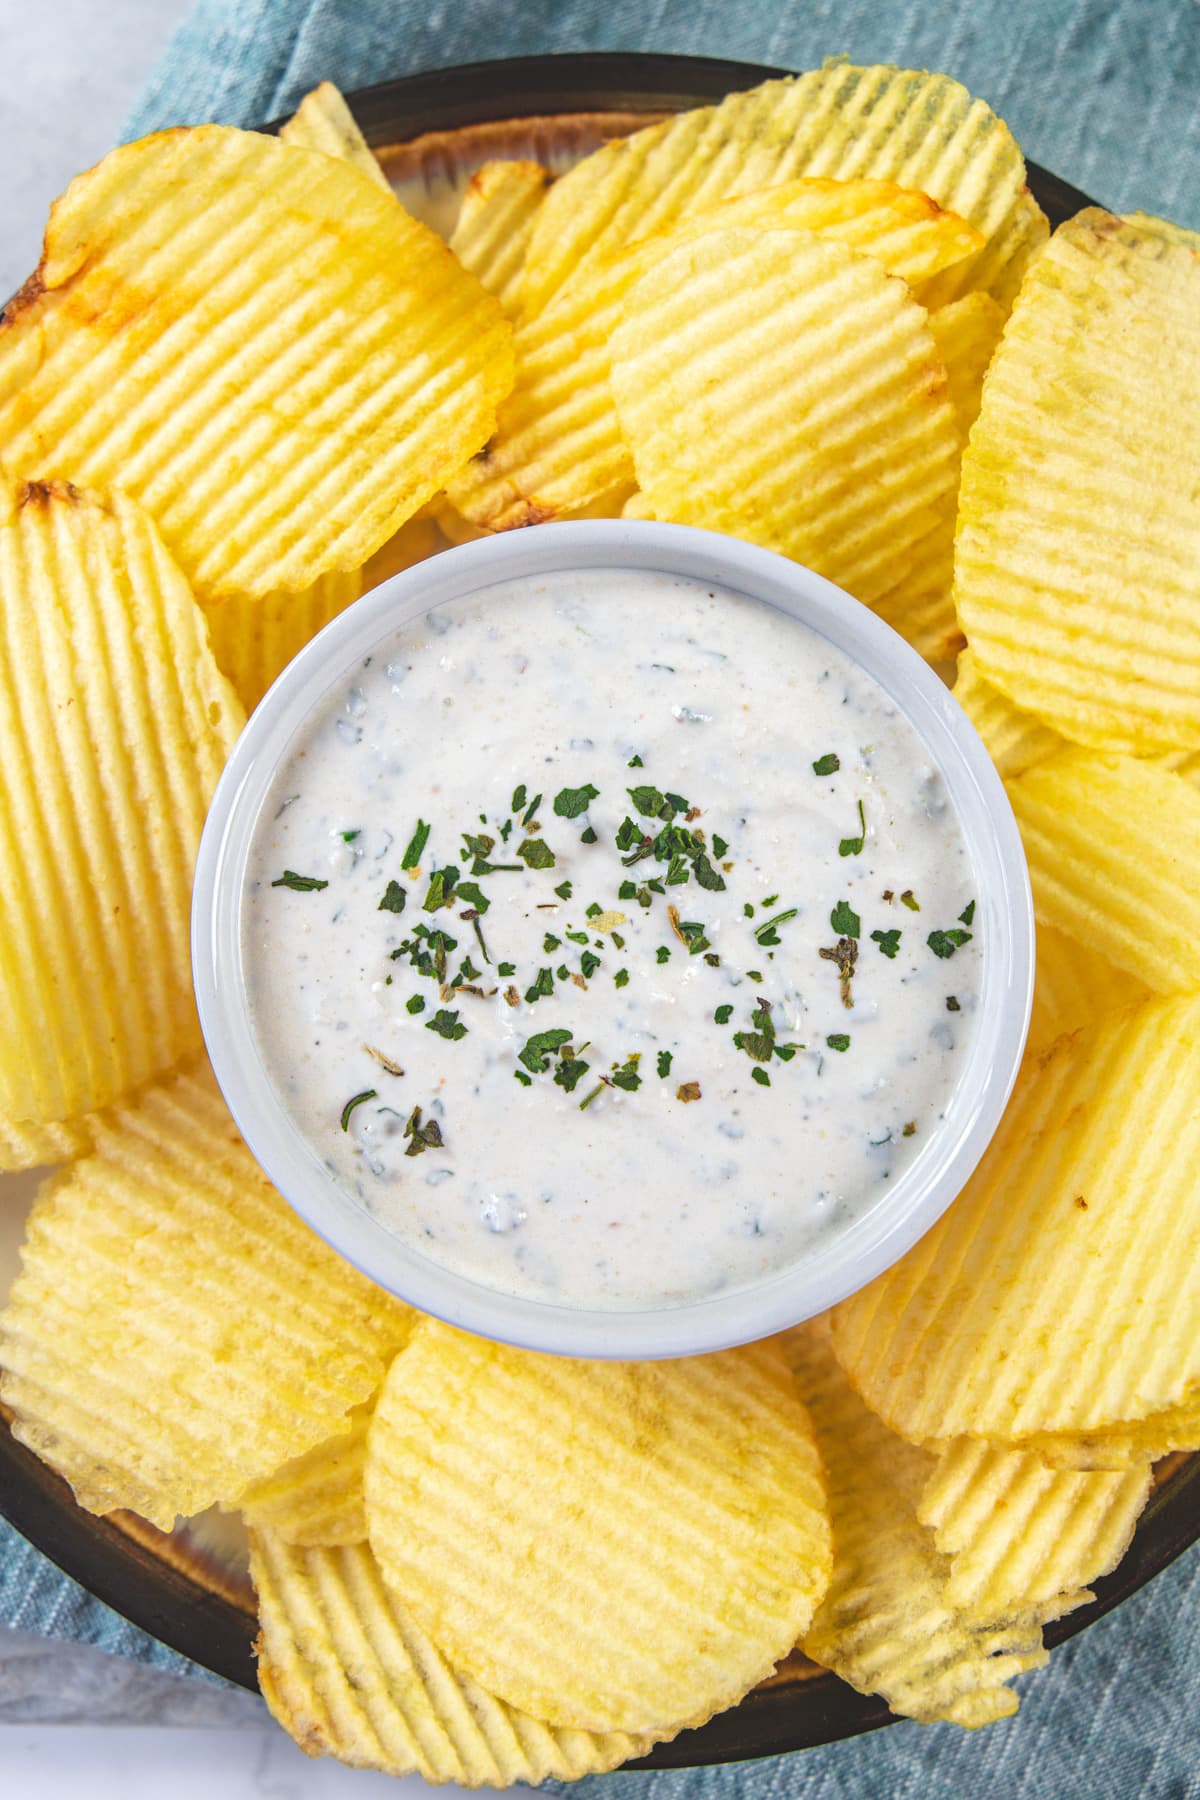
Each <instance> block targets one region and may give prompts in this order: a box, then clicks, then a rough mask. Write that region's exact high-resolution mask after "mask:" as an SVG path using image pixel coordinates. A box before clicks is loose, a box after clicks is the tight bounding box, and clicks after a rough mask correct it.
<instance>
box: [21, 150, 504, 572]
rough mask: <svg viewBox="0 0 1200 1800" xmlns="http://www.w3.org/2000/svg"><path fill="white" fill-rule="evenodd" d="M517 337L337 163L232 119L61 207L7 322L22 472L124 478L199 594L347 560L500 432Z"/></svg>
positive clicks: (143, 154)
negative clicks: (236, 126)
mask: <svg viewBox="0 0 1200 1800" xmlns="http://www.w3.org/2000/svg"><path fill="white" fill-rule="evenodd" d="M511 386H512V348H511V327H510V326H509V324H508V321H507V320H506V319H505V318H504V315H503V313H502V312H501V310H500V306H499V303H498V302H497V301H496V300H495V299H493V297H492V296H491V295H490V294H487V293H485V292H484V290H483V289H482V288H481V287H480V285H479V283H478V282H477V281H476V280H475V278H474V276H473V275H468V274H467V273H466V271H465V270H464V269H463V268H462V267H461V266H460V264H459V263H458V260H457V258H456V257H454V256H453V255H452V254H451V252H450V251H449V250H448V249H447V247H446V245H445V244H443V243H442V242H441V240H440V239H439V238H437V237H436V236H435V234H434V233H433V232H432V231H429V230H428V229H427V228H426V227H425V226H424V225H418V224H417V223H416V221H415V220H413V219H410V218H409V217H408V215H407V214H406V213H405V212H403V210H402V209H401V208H400V207H399V206H397V205H396V204H395V202H394V201H393V200H391V199H390V198H389V197H388V196H387V195H386V194H383V193H381V192H380V191H379V190H378V189H377V188H376V187H374V186H373V184H372V183H371V182H369V181H367V180H366V179H365V178H364V177H363V176H362V175H360V174H358V173H357V171H356V170H354V169H353V168H351V167H350V165H349V164H347V163H346V162H344V161H341V160H339V159H338V158H335V157H330V156H323V155H321V154H319V153H318V152H316V151H313V150H301V149H296V148H293V147H292V146H290V145H287V144H281V143H279V142H278V141H277V140H275V139H274V138H268V137H263V136H260V135H258V134H256V133H254V132H249V131H235V130H233V129H230V128H227V127H224V126H218V125H201V126H196V127H194V128H192V129H187V130H184V129H181V130H177V131H167V132H160V133H159V134H158V135H157V136H155V137H150V138H143V139H142V140H141V141H140V142H138V143H135V144H130V145H127V146H126V147H125V148H123V149H120V150H114V151H113V152H112V153H111V155H109V156H106V157H105V158H104V160H103V162H101V163H98V164H97V166H96V167H95V168H94V169H92V170H89V172H88V173H87V174H85V175H81V176H79V177H78V179H77V180H75V181H73V182H72V183H71V186H70V187H69V188H68V189H67V191H66V193H65V194H64V195H63V196H62V198H61V199H60V200H58V201H56V202H55V205H54V207H53V209H52V211H51V215H50V222H49V225H48V226H47V229H46V246H45V251H44V253H43V257H42V262H41V265H40V267H39V269H38V272H37V274H36V275H35V276H34V277H33V278H32V279H31V280H30V281H29V282H27V283H26V285H25V287H24V288H23V289H22V291H21V293H20V294H19V295H18V297H17V298H16V300H14V301H13V303H12V305H11V306H10V307H9V309H8V312H7V313H6V314H5V319H4V326H3V329H2V330H0V443H3V445H4V458H5V462H6V463H7V465H8V466H9V467H10V468H11V469H12V470H13V471H15V473H17V474H19V475H29V476H35V477H38V478H44V477H51V476H59V477H63V478H65V479H68V480H73V481H86V482H90V483H92V484H94V485H96V486H100V487H106V486H108V485H109V484H116V485H119V486H120V487H122V488H123V489H125V490H126V491H127V492H129V493H131V494H132V495H134V496H135V498H137V499H138V500H140V501H141V502H142V504H143V505H144V506H145V507H146V509H147V510H148V511H149V512H150V513H151V514H152V515H153V517H154V519H155V521H156V522H157V524H158V526H159V529H160V530H161V531H162V534H163V537H164V538H165V539H166V542H167V545H168V547H169V548H170V550H171V551H172V554H173V555H174V556H175V557H176V558H177V560H178V561H179V563H180V565H181V567H182V568H183V570H184V573H185V574H186V575H187V576H188V578H189V580H190V581H191V583H192V586H193V588H194V589H195V591H196V592H197V593H198V594H202V595H203V596H204V598H205V599H206V600H216V599H221V598H225V597H227V596H231V595H234V594H239V593H253V594H267V593H270V592H271V591H272V590H274V589H276V588H287V589H289V590H297V589H300V588H305V587H308V586H309V585H310V584H311V583H312V582H314V581H315V580H316V579H317V577H318V576H320V575H322V574H325V573H327V572H328V571H330V570H334V569H354V568H357V567H359V566H360V565H361V564H362V563H363V562H365V560H366V559H367V557H368V556H369V555H370V554H371V553H372V552H373V551H374V550H377V549H378V548H379V546H380V545H381V544H382V543H383V542H384V541H385V540H386V539H387V538H388V537H390V536H391V535H392V533H393V532H394V531H396V530H397V529H398V528H399V526H400V525H402V524H403V523H404V521H405V519H407V518H408V517H410V516H411V514H412V513H414V512H415V511H416V510H417V508H418V507H419V506H421V505H422V504H423V503H424V502H425V501H426V500H428V499H429V498H430V497H431V496H432V495H433V494H435V493H436V492H437V490H438V489H439V488H440V487H442V486H443V485H444V483H445V480H446V477H447V476H448V475H450V474H451V473H452V472H453V471H454V470H455V469H456V468H457V467H458V466H459V465H460V463H462V462H463V461H464V460H465V459H466V458H467V457H468V456H470V455H471V454H472V453H473V452H474V451H476V450H478V449H479V447H480V446H481V445H482V444H484V443H485V442H486V441H487V439H488V437H489V436H490V435H491V432H492V431H493V429H494V427H495V409H496V405H497V402H498V401H499V400H500V399H501V398H502V396H503V395H504V394H506V393H507V392H508V390H509V388H510V387H511Z"/></svg>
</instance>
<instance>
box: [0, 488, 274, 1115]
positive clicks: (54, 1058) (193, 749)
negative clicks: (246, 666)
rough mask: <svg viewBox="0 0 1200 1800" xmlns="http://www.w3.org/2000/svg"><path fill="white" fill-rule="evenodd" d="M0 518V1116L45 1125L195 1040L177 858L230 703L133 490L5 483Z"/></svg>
mask: <svg viewBox="0 0 1200 1800" xmlns="http://www.w3.org/2000/svg"><path fill="white" fill-rule="evenodd" d="M5 511H7V515H8V517H7V522H6V523H5V522H0V595H2V596H3V598H2V599H0V858H2V860H3V867H4V871H5V875H4V880H3V881H2V882H0V1116H3V1117H4V1118H5V1119H9V1120H11V1121H13V1122H14V1125H15V1122H17V1121H22V1122H25V1123H37V1124H41V1125H48V1124H50V1123H51V1122H53V1121H55V1120H69V1119H74V1118H78V1117H79V1116H80V1115H82V1114H84V1113H89V1112H93V1111H94V1110H95V1109H96V1108H98V1107H102V1106H107V1105H108V1104H109V1102H110V1101H112V1100H115V1099H117V1098H118V1097H119V1096H120V1095H122V1094H124V1093H127V1092H129V1091H131V1090H132V1089H133V1088H136V1087H139V1086H140V1085H141V1084H142V1083H143V1082H145V1081H147V1080H148V1079H149V1078H150V1077H151V1076H153V1075H155V1074H157V1073H159V1072H160V1071H163V1070H166V1069H168V1068H170V1067H171V1066H172V1065H173V1064H174V1063H176V1062H177V1061H178V1060H179V1059H180V1057H181V1056H184V1055H186V1054H188V1053H190V1052H192V1051H194V1050H195V1049H196V1048H197V1047H198V1045H199V1040H200V1033H199V1025H198V1022H197V1019H196V1011H195V1004H194V1001H193V999H192V974H191V961H190V957H189V948H188V907H189V902H190V897H191V885H192V865H193V862H194V860H195V855H196V847H197V845H198V843H199V841H200V832H201V829H202V827H203V824H204V815H205V812H206V810H207V807H208V802H209V799H210V797H211V795H212V791H213V788H214V787H215V785H216V781H217V777H218V775H219V774H220V772H221V768H222V766H223V764H224V762H225V758H226V756H227V755H228V753H229V750H230V748H231V746H232V744H233V742H234V739H235V738H236V737H237V734H238V732H239V730H240V729H241V727H242V725H243V724H244V723H245V714H244V713H243V711H242V708H241V706H240V704H239V703H238V700H237V698H236V696H235V695H234V693H233V690H232V689H231V688H230V686H229V683H228V682H227V681H226V680H225V678H224V676H223V675H222V674H221V673H220V671H219V670H218V668H217V665H216V663H215V662H214V660H213V657H212V652H211V651H210V649H209V646H208V636H207V631H206V629H205V624H204V617H203V614H202V613H201V611H200V609H199V607H198V606H197V605H196V603H195V601H194V600H193V598H192V595H191V593H190V592H189V589H188V586H187V583H186V582H185V580H184V578H183V576H182V575H181V574H180V572H179V570H178V568H177V567H176V566H175V564H174V563H173V562H172V560H171V558H170V556H169V555H168V554H167V551H166V550H165V548H164V546H163V543H162V539H161V538H160V537H159V535H158V532H157V531H156V529H155V527H154V524H153V522H152V521H151V519H150V518H148V516H147V515H146V514H145V513H144V512H143V511H142V509H141V507H140V506H138V505H137V504H136V502H134V501H133V500H130V499H129V498H128V497H127V496H125V495H124V494H121V493H114V494H112V495H111V496H109V497H107V498H102V497H101V496H99V495H97V494H92V493H86V492H83V491H81V490H80V489H78V488H75V487H72V486H71V485H70V484H68V483H65V482H17V483H15V484H13V485H11V486H9V487H6V488H5V489H4V501H3V504H0V515H2V514H3V513H4V512H5Z"/></svg>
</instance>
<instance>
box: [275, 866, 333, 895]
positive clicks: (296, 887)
mask: <svg viewBox="0 0 1200 1800" xmlns="http://www.w3.org/2000/svg"><path fill="white" fill-rule="evenodd" d="M271 886H272V887H273V888H276V887H285V888H291V889H292V891H293V892H294V893H297V894H315V893H317V892H319V890H320V889H321V888H327V887H328V886H329V883H328V882H327V881H322V880H321V878H320V876H319V875H297V873H296V871H295V869H285V870H284V871H283V874H282V875H281V876H280V877H279V880H278V881H273V882H272V883H271Z"/></svg>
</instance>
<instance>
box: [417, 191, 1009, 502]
mask: <svg viewBox="0 0 1200 1800" xmlns="http://www.w3.org/2000/svg"><path fill="white" fill-rule="evenodd" d="M735 227H737V228H746V229H751V228H752V229H755V230H760V229H761V230H768V229H780V228H783V227H787V228H789V229H792V228H796V229H803V230H805V231H811V232H813V233H815V235H816V236H818V237H822V238H828V239H830V240H831V241H832V242H835V243H844V244H846V245H847V247H848V248H850V249H854V250H858V251H860V252H862V253H863V254H864V255H871V256H874V257H875V258H876V260H877V261H879V262H881V263H882V264H883V266H884V267H885V268H886V269H887V270H888V271H889V272H890V273H891V274H893V275H901V276H903V277H905V278H915V277H916V276H918V275H921V274H928V273H930V272H931V271H933V270H935V269H937V268H940V267H941V266H942V265H943V263H944V262H945V260H946V259H947V258H948V257H951V256H953V255H956V254H958V252H959V251H960V250H961V248H962V246H963V244H964V243H966V242H968V241H970V239H972V238H976V237H977V236H978V234H977V233H976V232H974V231H973V228H972V227H971V226H969V225H968V224H967V223H966V222H965V220H963V219H960V218H958V217H957V216H956V215H954V214H952V213H946V212H943V211H942V210H941V209H940V208H939V207H937V206H936V205H935V204H934V202H933V201H931V200H930V199H929V197H928V195H926V194H919V193H911V192H909V191H908V190H906V189H904V188H899V187H897V186H895V184H894V183H892V182H887V181H827V180H819V179H804V180H799V181H793V182H788V183H786V184H785V185H784V186H782V187H777V188H768V189H765V190H763V191H762V192H757V191H756V192H752V193H747V194H741V195H738V196H737V197H736V198H734V199H731V200H727V201H724V202H722V203H721V204H719V205H717V206H715V207H712V208H710V209H709V210H707V211H705V212H702V213H698V214H695V215H693V216H690V217H688V218H685V219H683V220H681V221H679V222H678V223H677V225H676V226H675V227H674V229H673V230H672V231H671V232H669V233H667V234H666V235H663V236H658V237H651V238H648V239H645V240H643V241H641V242H638V243H636V244H633V245H631V246H630V247H629V248H628V249H627V250H625V251H622V252H620V253H619V254H617V255H615V256H614V257H612V258H611V259H609V260H608V261H607V262H605V263H603V264H601V265H600V266H599V267H598V268H596V269H595V270H594V271H585V272H584V273H583V274H581V275H580V276H579V277H577V278H576V280H574V281H573V282H571V284H570V285H569V286H568V287H567V289H566V290H565V291H564V292H563V293H562V294H561V295H559V296H558V297H557V299H556V300H555V302H554V304H553V306H551V307H550V309H549V310H548V311H547V312H546V313H545V314H543V315H542V316H540V317H538V318H536V319H532V320H528V321H526V322H525V323H524V324H522V325H521V326H520V327H519V328H518V330H517V334H516V339H515V350H516V356H517V385H516V387H515V388H514V390H513V392H512V394H511V395H510V396H509V398H508V400H507V401H506V402H505V404H504V405H503V406H502V407H501V410H500V421H499V427H498V430H497V432H496V435H495V437H494V438H492V440H491V441H490V442H489V444H488V445H487V448H486V450H485V451H483V452H481V454H480V455H479V456H477V457H476V458H475V459H474V460H473V462H471V463H470V464H469V465H468V467H467V468H466V469H465V470H463V472H462V473H461V474H460V475H459V476H457V477H456V478H455V480H454V481H453V482H452V484H451V495H452V498H453V499H454V502H455V504H456V506H458V507H459V508H460V509H461V510H462V511H463V512H464V513H466V514H467V515H468V516H469V517H470V518H472V519H474V520H476V521H477V523H478V524H480V525H484V526H487V527H489V528H491V529H495V530H503V529H505V528H506V527H508V526H511V525H521V524H529V523H536V522H540V521H541V520H544V519H549V518H551V517H558V516H562V515H563V514H565V513H566V512H569V511H574V510H575V509H576V508H578V507H579V506H581V505H582V504H584V503H586V502H588V501H592V500H595V499H596V498H597V497H598V496H601V495H603V494H605V493H606V492H608V491H609V490H611V489H612V488H613V487H614V486H615V485H616V484H617V483H619V482H622V481H625V482H631V481H632V463H631V460H630V456H629V449H628V446H627V445H626V443H625V440H624V438H623V436H622V435H621V429H620V425H619V422H618V419H617V414H616V409H615V407H614V404H613V397H612V392H611V390H610V387H609V339H610V337H611V335H612V333H613V331H614V330H615V329H616V327H617V326H618V325H619V324H620V322H621V316H622V306H623V303H624V301H625V298H626V297H627V295H628V294H630V293H631V292H632V290H633V288H634V287H635V286H636V284H637V282H638V281H639V280H640V279H641V278H642V277H643V276H644V275H646V274H647V273H648V272H649V271H650V270H651V269H652V268H653V267H654V266H655V265H656V264H657V263H659V262H661V261H662V259H663V258H664V257H665V256H667V255H669V254H670V252H671V251H672V250H673V249H675V248H677V247H678V245H679V244H681V243H684V242H689V241H690V240H691V239H692V238H695V237H700V236H704V235H705V234H706V233H707V232H708V231H710V230H713V229H717V228H720V229H722V230H728V229H733V228H735Z"/></svg>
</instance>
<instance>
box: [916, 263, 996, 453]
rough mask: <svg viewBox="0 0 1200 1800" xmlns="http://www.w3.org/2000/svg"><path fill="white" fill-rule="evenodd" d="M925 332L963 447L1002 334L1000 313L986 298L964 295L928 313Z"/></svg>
mask: <svg viewBox="0 0 1200 1800" xmlns="http://www.w3.org/2000/svg"><path fill="white" fill-rule="evenodd" d="M929 329H930V331H932V333H933V341H934V343H935V344H936V345H937V347H938V351H939V353H940V355H941V358H942V361H943V363H944V364H945V366H946V379H947V382H948V384H949V394H950V404H951V406H953V408H954V416H955V418H956V419H957V420H958V429H959V433H960V435H961V437H962V441H963V443H964V444H965V443H966V441H967V438H968V436H969V435H970V431H971V427H972V425H973V424H974V423H975V420H976V419H977V418H978V416H979V406H980V402H981V400H982V398H983V378H984V376H985V375H986V373H987V366H988V364H989V363H990V362H991V360H992V357H993V356H994V355H995V352H996V345H997V344H998V343H999V342H1000V334H1001V332H1002V331H1003V330H1004V312H1003V310H1002V308H1001V307H999V306H998V305H997V304H996V302H995V301H994V300H993V299H992V297H991V295H990V294H966V295H964V297H963V298H962V299H961V300H955V301H953V302H952V303H951V304H950V305H949V306H942V307H939V308H938V309H937V311H936V312H931V313H930V314H929Z"/></svg>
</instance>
